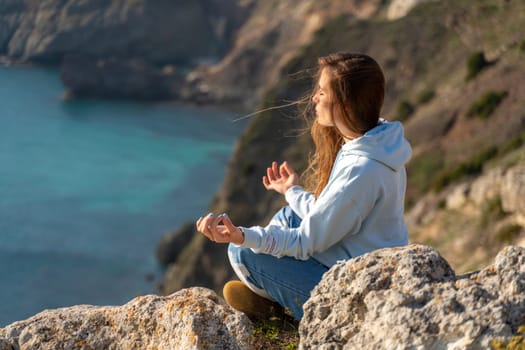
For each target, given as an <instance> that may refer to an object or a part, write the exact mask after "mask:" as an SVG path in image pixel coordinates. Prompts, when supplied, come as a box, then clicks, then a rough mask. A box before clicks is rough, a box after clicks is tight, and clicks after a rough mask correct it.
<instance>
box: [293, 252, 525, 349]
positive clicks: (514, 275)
mask: <svg viewBox="0 0 525 350" xmlns="http://www.w3.org/2000/svg"><path fill="white" fill-rule="evenodd" d="M304 310H305V312H304V317H303V319H302V320H301V323H300V326H299V332H300V337H301V340H300V348H302V349H311V348H314V349H340V348H345V349H346V348H348V349H408V348H410V349H488V348H490V343H491V341H492V339H494V338H500V337H501V338H509V337H511V336H513V335H515V334H516V332H517V329H518V327H519V326H520V325H522V324H524V323H525V248H522V247H507V248H505V249H503V250H502V251H501V252H500V253H499V254H498V255H497V257H496V259H495V262H494V263H493V264H492V265H490V266H488V267H486V268H484V269H483V270H481V271H479V272H476V273H472V274H469V275H463V276H456V275H455V273H454V271H453V270H452V269H451V268H450V266H449V264H448V263H447V261H445V259H443V258H442V257H441V255H440V254H439V253H438V252H437V251H435V250H434V249H432V248H430V247H427V246H423V245H411V246H407V247H400V248H387V249H382V250H378V251H375V252H372V253H369V254H366V255H363V256H360V257H358V258H356V259H352V260H350V261H348V262H346V263H340V264H337V265H335V266H334V267H332V268H331V269H330V270H329V271H328V272H327V273H326V274H325V275H324V277H323V279H322V281H321V282H320V284H319V285H318V286H317V287H316V288H315V289H314V291H313V292H312V296H311V298H310V299H309V300H308V301H307V302H306V304H305V306H304Z"/></svg>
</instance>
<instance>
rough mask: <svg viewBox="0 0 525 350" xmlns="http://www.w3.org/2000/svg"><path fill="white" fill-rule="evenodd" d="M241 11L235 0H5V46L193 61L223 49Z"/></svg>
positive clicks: (0, 13)
mask: <svg viewBox="0 0 525 350" xmlns="http://www.w3.org/2000/svg"><path fill="white" fill-rule="evenodd" d="M243 11H244V9H242V8H240V7H239V6H238V2H237V1H233V0H232V1H216V0H199V1H191V2H186V1H166V0H155V1H143V0H134V1H127V0H112V1H98V0H90V1H83V0H67V1H62V0H45V1H35V0H22V1H16V0H15V1H13V0H1V1H0V28H2V30H1V31H0V52H1V53H4V54H5V55H8V56H11V57H14V58H18V59H21V60H27V61H42V62H48V63H57V62H60V60H61V59H62V57H63V56H64V55H66V54H69V53H73V54H77V55H88V56H91V57H104V58H105V57H113V56H115V57H119V58H120V59H122V60H125V59H127V58H141V59H143V60H144V61H146V62H149V63H153V64H157V65H158V64H166V63H177V62H188V61H191V60H195V59H198V58H205V57H216V56H219V55H221V54H222V53H223V52H224V51H225V49H227V47H228V46H229V43H230V40H231V35H232V33H233V31H234V30H235V28H236V27H237V26H238V25H239V24H240V23H242V16H243V15H244V12H243ZM188 33H191V35H188Z"/></svg>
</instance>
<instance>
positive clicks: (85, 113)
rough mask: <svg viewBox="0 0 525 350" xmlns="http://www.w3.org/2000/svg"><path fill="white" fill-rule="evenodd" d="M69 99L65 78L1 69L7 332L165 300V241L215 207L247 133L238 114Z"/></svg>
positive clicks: (0, 225) (1, 225)
mask: <svg viewBox="0 0 525 350" xmlns="http://www.w3.org/2000/svg"><path fill="white" fill-rule="evenodd" d="M62 92H63V87H62V85H61V83H60V80H59V72H58V71H57V70H53V69H41V68H20V67H17V68H0V273H1V276H0V300H1V302H0V327H1V326H3V325H6V324H9V323H11V322H13V321H15V320H19V319H23V318H26V317H28V316H31V315H33V314H35V313H37V312H39V311H41V310H43V309H46V308H56V307H61V306H68V305H74V304H94V305H112V304H122V303H125V302H127V301H128V300H129V299H131V298H133V297H135V296H136V295H140V294H146V293H153V292H155V288H156V285H155V283H156V282H158V280H159V279H160V277H161V271H160V268H159V267H158V266H157V264H156V261H155V258H154V252H155V247H156V244H157V242H158V240H159V238H160V237H161V236H162V234H163V233H164V232H166V231H168V230H172V229H176V228H177V227H178V226H179V225H180V224H182V223H184V222H187V221H193V220H194V219H195V218H196V217H198V216H199V215H200V214H202V213H203V212H204V211H205V210H206V207H207V205H208V204H209V202H210V200H211V198H212V196H213V194H214V193H215V191H216V190H217V189H218V187H219V186H220V183H221V182H222V179H223V176H224V170H225V166H226V163H227V161H228V158H229V156H230V154H231V151H232V149H233V144H234V140H235V139H236V137H237V136H238V135H239V133H240V131H241V129H242V125H241V124H239V123H232V122H230V121H229V118H231V117H234V115H233V114H232V113H229V112H227V111H220V110H216V109H197V108H190V107H181V106H173V105H168V104H140V103H130V102H116V101H100V100H87V101H86V100H84V101H67V102H65V101H62V100H61V94H62Z"/></svg>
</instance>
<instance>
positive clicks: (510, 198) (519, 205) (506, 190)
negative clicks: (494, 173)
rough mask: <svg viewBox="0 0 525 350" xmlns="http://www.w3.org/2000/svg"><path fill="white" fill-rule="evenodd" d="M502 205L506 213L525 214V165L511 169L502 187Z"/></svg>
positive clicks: (504, 178) (506, 174)
mask: <svg viewBox="0 0 525 350" xmlns="http://www.w3.org/2000/svg"><path fill="white" fill-rule="evenodd" d="M501 205H502V207H503V210H505V211H506V212H517V213H519V214H525V165H519V166H515V167H513V168H510V169H508V170H507V172H506V173H505V176H504V177H503V180H502V185H501Z"/></svg>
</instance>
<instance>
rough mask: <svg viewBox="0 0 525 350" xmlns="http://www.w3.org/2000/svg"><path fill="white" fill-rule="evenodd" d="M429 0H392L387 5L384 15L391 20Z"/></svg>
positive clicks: (402, 15)
mask: <svg viewBox="0 0 525 350" xmlns="http://www.w3.org/2000/svg"><path fill="white" fill-rule="evenodd" d="M427 1H430V0H393V1H391V2H390V5H389V6H388V10H387V14H386V17H387V18H388V19H389V20H391V21H393V20H396V19H399V18H401V17H404V16H406V14H407V13H409V12H410V10H412V9H413V8H414V7H416V6H417V5H419V4H420V3H422V2H427Z"/></svg>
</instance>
